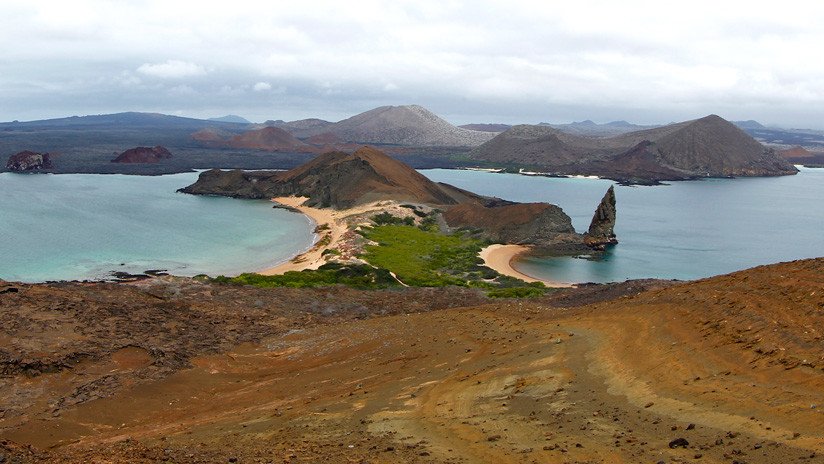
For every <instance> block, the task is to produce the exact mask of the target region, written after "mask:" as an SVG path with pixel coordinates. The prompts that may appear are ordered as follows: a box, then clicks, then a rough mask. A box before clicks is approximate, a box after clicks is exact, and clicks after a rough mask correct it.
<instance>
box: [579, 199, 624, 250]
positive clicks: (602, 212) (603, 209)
mask: <svg viewBox="0 0 824 464" xmlns="http://www.w3.org/2000/svg"><path fill="white" fill-rule="evenodd" d="M584 242H585V243H586V244H587V245H589V246H591V247H593V248H604V247H605V246H606V245H614V244H616V243H618V239H617V238H616V237H615V187H614V186H610V188H609V190H607V193H605V194H604V198H602V199H601V203H600V204H598V208H597V209H596V210H595V215H594V216H592V222H591V223H590V224H589V230H588V231H587V233H586V234H584Z"/></svg>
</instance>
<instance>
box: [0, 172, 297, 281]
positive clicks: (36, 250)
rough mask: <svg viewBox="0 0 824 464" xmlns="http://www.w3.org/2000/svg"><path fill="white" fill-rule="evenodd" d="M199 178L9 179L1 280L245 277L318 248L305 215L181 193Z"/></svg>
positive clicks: (0, 197)
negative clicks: (161, 274)
mask: <svg viewBox="0 0 824 464" xmlns="http://www.w3.org/2000/svg"><path fill="white" fill-rule="evenodd" d="M197 175H198V174H197V173H185V174H174V175H165V176H126V175H103V174H61V175H51V174H37V175H25V174H14V173H0V279H5V280H12V281H25V282H37V281H44V280H73V279H98V278H105V277H106V276H108V275H110V273H111V272H112V271H123V272H132V273H137V272H142V271H144V270H147V269H166V270H168V271H169V272H171V273H172V274H175V275H184V276H192V275H196V274H201V273H203V274H208V275H213V276H214V275H218V274H225V275H235V274H238V273H240V272H247V271H255V270H261V269H264V268H267V267H270V266H272V265H274V264H277V263H279V262H282V261H285V260H287V259H290V258H291V257H293V256H294V255H296V254H298V253H300V252H301V251H303V250H304V249H306V248H308V247H309V246H311V244H312V241H313V233H312V229H313V224H312V223H311V221H310V220H309V219H308V218H307V217H305V216H303V215H301V214H296V213H292V212H289V211H285V210H282V209H273V208H272V204H271V203H270V202H268V201H262V200H261V201H255V200H237V199H232V198H221V197H203V196H194V195H187V194H183V193H177V192H176V190H177V189H178V188H181V187H184V186H186V185H189V184H191V183H192V182H194V181H195V180H196V179H197Z"/></svg>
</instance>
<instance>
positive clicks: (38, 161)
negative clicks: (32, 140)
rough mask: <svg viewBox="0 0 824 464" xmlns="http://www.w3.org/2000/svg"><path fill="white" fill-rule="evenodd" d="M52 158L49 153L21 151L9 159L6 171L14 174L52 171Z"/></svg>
mask: <svg viewBox="0 0 824 464" xmlns="http://www.w3.org/2000/svg"><path fill="white" fill-rule="evenodd" d="M53 167H54V165H53V164H52V161H51V158H50V156H49V154H48V153H35V152H33V151H21V152H20V153H17V154H15V155H11V156H10V157H9V160H8V162H6V169H8V170H9V171H14V172H37V171H43V170H48V169H52V168H53Z"/></svg>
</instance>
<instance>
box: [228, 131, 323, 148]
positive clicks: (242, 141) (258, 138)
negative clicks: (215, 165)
mask: <svg viewBox="0 0 824 464" xmlns="http://www.w3.org/2000/svg"><path fill="white" fill-rule="evenodd" d="M228 146H230V147H232V148H251V149H254V150H266V151H288V152H295V153H316V152H317V148H315V147H313V146H311V145H308V144H306V143H303V142H301V141H300V140H298V139H296V138H295V137H294V136H293V135H292V134H290V133H289V132H286V131H285V130H283V129H281V128H279V127H264V128H263V129H258V130H253V131H249V132H244V133H243V134H240V135H236V136H234V137H232V139H231V140H229V142H228Z"/></svg>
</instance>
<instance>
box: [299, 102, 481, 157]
mask: <svg viewBox="0 0 824 464" xmlns="http://www.w3.org/2000/svg"><path fill="white" fill-rule="evenodd" d="M323 132H328V133H330V134H334V135H336V136H338V137H340V138H341V139H342V140H344V141H347V142H357V143H374V144H391V145H404V146H413V147H434V146H441V147H474V146H478V145H480V144H482V143H484V142H486V141H488V140H490V139H491V138H492V137H494V136H495V134H493V133H489V132H480V131H473V130H467V129H461V128H459V127H455V126H453V125H452V124H450V123H448V122H446V121H444V120H443V119H441V118H439V117H438V116H437V115H435V114H434V113H432V112H431V111H429V110H427V109H426V108H423V107H421V106H418V105H409V106H381V107H380V108H375V109H373V110H369V111H366V112H364V113H360V114H357V115H355V116H352V117H351V118H348V119H344V120H343V121H339V122H336V123H334V124H329V125H326V126H319V127H317V128H313V129H307V130H300V131H295V132H293V133H294V134H295V135H296V136H297V137H309V136H312V135H317V134H320V133H323Z"/></svg>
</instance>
